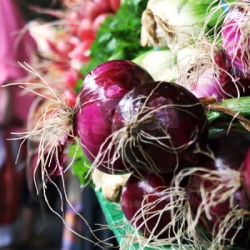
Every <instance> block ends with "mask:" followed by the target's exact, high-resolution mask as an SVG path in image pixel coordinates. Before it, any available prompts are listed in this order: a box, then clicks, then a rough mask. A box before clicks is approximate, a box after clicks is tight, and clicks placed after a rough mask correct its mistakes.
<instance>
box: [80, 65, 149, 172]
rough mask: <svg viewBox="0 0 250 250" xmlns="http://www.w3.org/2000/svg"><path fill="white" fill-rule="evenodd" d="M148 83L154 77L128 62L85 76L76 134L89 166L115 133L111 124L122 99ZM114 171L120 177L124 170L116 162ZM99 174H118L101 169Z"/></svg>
mask: <svg viewBox="0 0 250 250" xmlns="http://www.w3.org/2000/svg"><path fill="white" fill-rule="evenodd" d="M148 81H152V76H151V75H150V74H149V73H148V72H147V71H146V70H144V69H143V68H142V67H140V66H139V65H137V64H135V63H133V62H131V61H127V60H112V61H107V62H105V63H103V64H100V65H99V66H97V67H96V68H95V69H93V70H92V71H91V72H89V73H88V74H87V75H86V77H85V79H84V82H83V85H82V87H81V90H80V93H79V101H78V103H77V104H76V105H77V114H76V133H77V134H78V136H79V139H80V143H81V144H82V149H83V152H84V154H85V155H86V157H87V158H88V159H89V161H90V162H93V160H94V158H95V157H96V155H97V154H98V152H99V149H100V146H101V144H102V143H103V142H104V141H105V139H106V138H107V137H108V136H109V135H110V134H111V132H112V130H111V121H112V117H113V114H114V111H115V109H116V106H117V104H118V102H119V101H120V99H121V98H122V97H123V96H124V95H125V94H126V93H127V92H128V91H129V90H131V89H132V88H134V87H135V86H137V85H141V84H143V83H145V82H148ZM115 169H116V170H117V171H118V172H119V173H120V171H121V172H122V170H124V166H123V164H122V163H121V162H118V161H117V162H116V167H115ZM100 170H101V171H103V172H107V173H110V171H112V173H114V171H115V170H108V169H107V168H105V167H101V166H100Z"/></svg>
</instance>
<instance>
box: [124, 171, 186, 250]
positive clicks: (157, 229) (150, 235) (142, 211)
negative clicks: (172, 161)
mask: <svg viewBox="0 0 250 250" xmlns="http://www.w3.org/2000/svg"><path fill="white" fill-rule="evenodd" d="M171 182H172V174H161V175H156V174H152V173H147V172H141V171H140V172H137V173H134V174H132V175H131V176H130V177H129V179H128V180H127V182H126V184H125V186H124V187H123V191H122V195H121V208H122V211H123V213H124V215H125V218H126V219H127V220H128V221H129V223H131V224H132V225H133V227H134V228H129V227H124V228H125V237H124V238H123V239H122V241H121V249H128V248H129V249H133V248H134V247H135V246H136V245H137V246H139V248H140V249H144V248H146V247H152V248H153V249H162V247H164V246H166V245H171V246H179V247H182V246H184V245H185V246H187V245H188V244H189V243H188V241H187V239H188V236H187V234H186V229H187V224H186V218H187V217H188V214H187V213H188V203H187V196H186V192H185V189H184V188H182V187H175V186H172V184H171ZM184 240H186V243H184ZM182 244H184V245H182Z"/></svg>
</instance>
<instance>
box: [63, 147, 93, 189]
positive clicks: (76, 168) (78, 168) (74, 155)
mask: <svg viewBox="0 0 250 250" xmlns="http://www.w3.org/2000/svg"><path fill="white" fill-rule="evenodd" d="M68 155H69V157H70V158H71V159H73V160H74V162H73V165H72V173H73V174H74V175H75V176H77V177H78V178H79V180H80V184H81V185H86V184H88V183H89V181H90V177H89V176H87V174H88V172H89V168H90V166H91V164H90V162H89V161H88V159H87V158H86V156H85V155H84V154H83V152H82V149H81V147H79V144H78V145H77V144H73V145H71V146H70V147H69V154H68Z"/></svg>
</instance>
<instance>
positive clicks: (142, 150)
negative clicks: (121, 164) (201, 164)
mask: <svg viewBox="0 0 250 250" xmlns="http://www.w3.org/2000/svg"><path fill="white" fill-rule="evenodd" d="M151 111H153V112H151ZM149 113H151V115H150V117H148V116H147V115H148V114H149ZM145 117H147V119H148V120H145ZM112 124H113V126H112V129H113V131H119V130H120V129H122V128H124V127H127V131H126V133H128V134H127V137H128V138H129V139H130V141H132V142H131V143H129V142H128V143H126V142H125V144H124V149H125V154H124V156H123V157H124V160H126V161H128V162H129V163H130V164H131V165H132V166H133V167H135V168H140V169H143V170H147V171H150V172H154V173H157V172H158V173H169V172H172V171H175V170H176V169H177V168H180V167H185V166H187V165H189V164H194V163H196V162H197V160H198V158H199V153H195V152H194V151H196V150H197V149H200V148H203V146H204V145H205V141H206V138H207V134H208V121H207V116H206V114H205V110H204V107H203V106H202V104H201V103H200V101H199V100H198V99H197V98H196V97H195V96H194V95H193V94H192V93H191V92H190V91H188V90H187V89H186V88H184V87H182V86H180V85H177V84H175V83H169V82H149V83H146V84H144V85H141V86H138V87H136V88H134V89H133V90H131V91H130V92H129V93H128V94H126V95H125V96H124V98H123V99H122V100H121V101H120V103H119V104H118V106H117V109H116V111H115V114H114V116H113V123H112ZM121 137H122V136H121ZM149 137H150V138H149ZM163 137H165V138H163Z"/></svg>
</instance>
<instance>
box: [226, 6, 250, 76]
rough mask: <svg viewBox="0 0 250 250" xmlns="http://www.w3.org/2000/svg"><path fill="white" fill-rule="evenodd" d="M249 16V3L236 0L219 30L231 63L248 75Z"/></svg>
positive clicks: (249, 52)
mask: <svg viewBox="0 0 250 250" xmlns="http://www.w3.org/2000/svg"><path fill="white" fill-rule="evenodd" d="M249 18H250V12H249V3H248V2H246V1H240V2H239V3H237V2H236V4H235V5H233V6H232V7H231V8H230V9H229V11H228V13H227V14H226V17H225V19H224V23H223V26H222V31H221V37H222V46H223V48H224V49H225V50H226V53H227V54H228V56H229V58H230V59H231V61H232V63H233V65H234V66H235V67H236V68H237V69H239V70H240V71H241V72H243V74H244V75H245V76H249V75H250V63H249V62H250V50H249V48H250V39H249V28H248V26H249Z"/></svg>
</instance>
